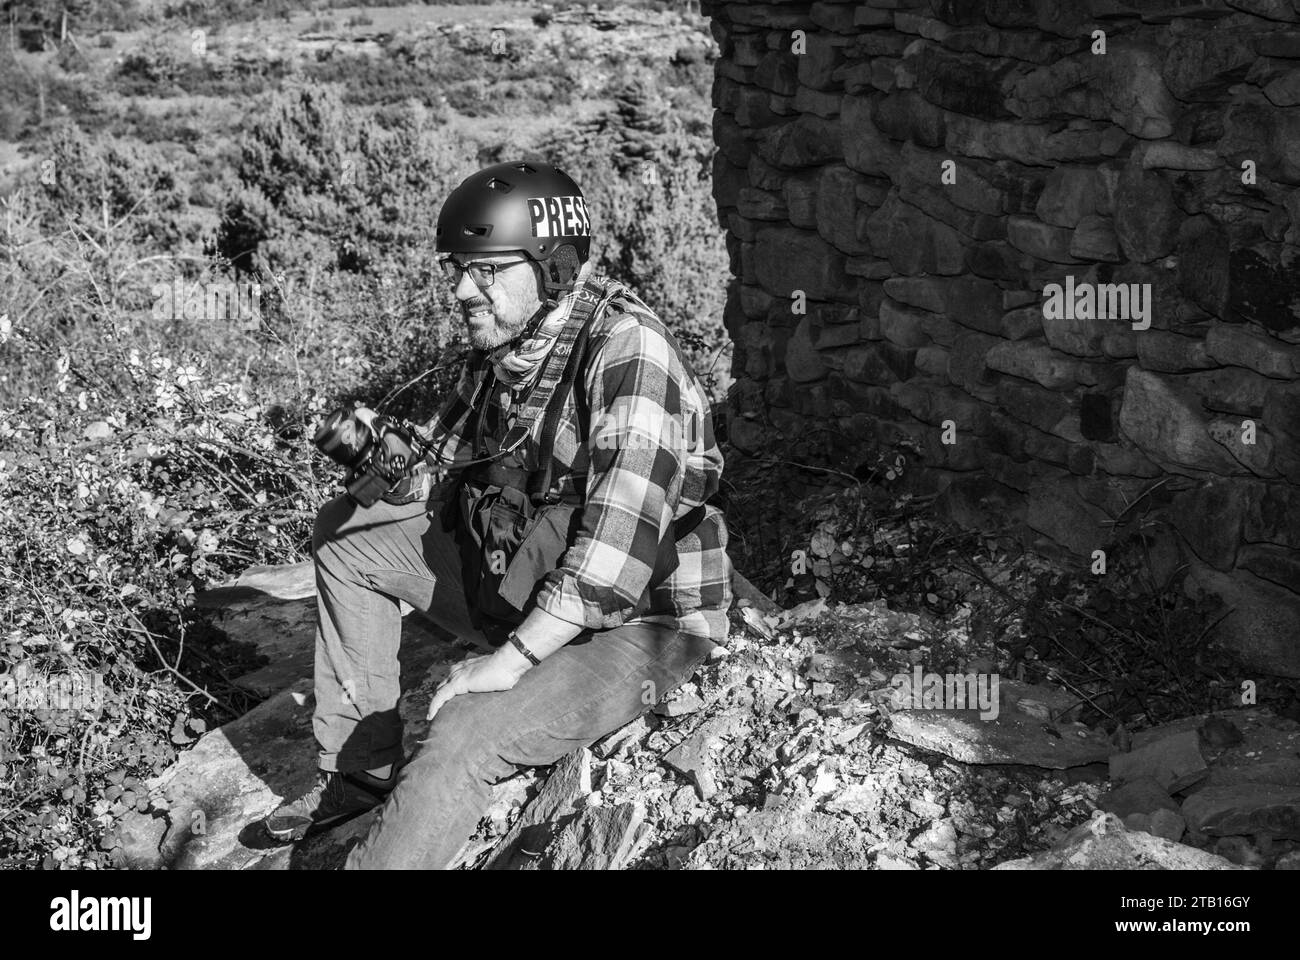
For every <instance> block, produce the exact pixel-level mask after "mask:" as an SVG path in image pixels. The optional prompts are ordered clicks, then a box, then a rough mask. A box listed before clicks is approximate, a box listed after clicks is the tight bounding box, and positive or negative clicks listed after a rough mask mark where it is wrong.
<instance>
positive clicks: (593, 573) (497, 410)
mask: <svg viewBox="0 0 1300 960" xmlns="http://www.w3.org/2000/svg"><path fill="white" fill-rule="evenodd" d="M596 282H598V283H600V284H601V285H602V289H605V287H604V284H606V283H608V281H606V280H604V278H596ZM566 301H567V306H571V305H572V301H573V295H572V294H570V295H569V297H568V298H566ZM583 378H584V383H585V386H586V391H585V394H586V399H587V407H588V410H589V414H588V421H587V422H588V424H589V429H588V431H587V433H588V434H589V435H588V436H585V437H583V436H579V430H580V426H579V419H578V410H577V406H576V403H577V402H578V391H576V390H575V391H572V392H571V393H570V394H569V396H568V397H567V398H566V399H565V401H564V402H565V406H564V408H563V411H562V415H561V417H560V425H559V428H558V430H557V431H556V439H555V445H554V453H553V457H554V466H553V468H552V470H553V476H554V479H553V483H555V484H558V489H559V491H560V493H561V494H562V495H563V496H565V497H575V498H577V499H580V500H581V501H582V502H583V504H584V508H583V511H582V519H581V523H580V525H579V528H578V532H577V536H576V539H575V540H574V541H573V542H572V543H571V544H570V545H569V548H568V550H567V552H566V553H565V554H564V557H563V559H562V560H561V563H560V566H559V567H558V568H557V569H556V570H554V571H552V572H550V573H549V574H547V575H546V577H545V578H544V581H543V584H542V586H541V589H540V590H539V592H538V595H537V606H539V607H541V608H542V609H543V610H546V611H547V612H548V613H551V614H553V615H554V616H556V617H558V618H560V619H561V620H567V621H568V622H570V623H574V624H579V625H581V626H584V627H589V628H592V629H595V630H607V629H611V628H613V627H617V626H619V625H621V624H623V623H631V622H655V623H663V624H666V625H669V626H674V627H675V628H676V629H678V630H679V631H682V632H685V633H690V634H694V635H699V636H706V637H709V638H711V639H712V640H714V641H715V642H718V643H721V642H723V641H725V640H726V636H727V609H728V607H729V606H730V604H731V563H730V560H729V558H728V557H727V553H726V547H727V528H726V524H725V521H724V519H723V516H722V513H721V512H720V511H719V510H717V509H716V508H715V507H713V506H707V507H706V508H705V516H704V519H703V521H702V522H701V523H700V525H699V526H698V527H697V528H696V529H695V530H694V531H693V532H692V533H690V534H688V535H687V536H685V537H683V538H682V539H681V540H679V541H678V546H677V552H678V557H679V566H678V567H677V569H676V570H675V571H674V572H673V573H672V574H671V575H670V576H669V578H668V579H667V580H665V581H664V582H663V583H661V584H660V585H659V586H658V587H656V588H655V590H654V591H653V593H652V594H651V596H650V606H649V608H648V610H647V611H646V612H645V613H644V614H642V615H641V616H638V617H635V618H632V619H629V618H628V616H627V615H628V614H629V613H631V611H632V608H633V607H634V606H635V605H636V603H637V601H638V600H639V599H640V598H641V596H642V594H643V593H644V592H645V589H646V587H647V586H648V584H649V581H650V577H651V573H652V571H653V567H654V563H655V557H656V555H657V553H658V548H659V543H660V541H661V540H662V539H663V538H664V537H665V536H670V535H671V533H670V526H671V524H672V522H673V521H674V520H675V519H676V518H678V517H681V516H683V515H684V514H686V513H688V512H689V511H690V510H692V509H693V508H695V507H697V506H699V505H700V504H702V503H704V502H705V501H706V500H708V499H709V498H710V497H711V496H713V494H715V493H716V492H717V491H718V487H719V483H720V480H721V477H722V454H721V452H720V451H719V450H718V446H717V443H716V441H715V439H714V436H713V419H712V414H711V411H710V407H709V401H708V398H707V396H706V394H705V392H704V389H703V387H702V386H701V385H700V382H699V380H698V378H697V377H696V376H695V373H694V371H692V370H691V368H690V366H689V365H688V364H687V362H686V361H685V360H684V359H683V357H682V353H681V349H680V347H679V346H678V344H677V341H676V339H675V338H674V337H673V335H672V334H671V333H670V332H669V331H668V329H667V328H666V327H665V326H664V325H663V323H661V322H660V320H659V319H658V317H656V316H655V315H654V313H653V311H651V310H650V308H649V307H647V306H646V305H645V304H644V303H643V302H642V301H641V299H640V298H639V297H637V296H636V295H635V294H633V293H631V292H630V291H628V290H627V289H626V288H624V290H623V291H622V292H620V293H619V294H618V295H616V296H615V297H614V298H613V299H611V300H610V301H609V303H608V304H607V306H606V307H605V309H604V310H603V312H602V313H600V314H598V315H597V316H596V317H594V318H593V319H592V321H591V327H590V339H589V342H588V345H587V352H586V358H585V360H584V370H583ZM490 379H491V365H490V364H489V363H488V361H487V354H486V353H485V352H483V351H473V352H472V353H471V354H470V358H469V361H468V362H467V364H466V366H465V367H464V369H463V370H462V372H461V377H460V381H459V383H458V385H457V388H456V390H455V391H454V392H453V394H452V395H451V396H450V397H449V398H448V399H447V401H446V402H445V403H444V404H443V406H442V408H441V409H440V410H439V411H438V413H437V414H436V415H435V416H434V417H432V418H431V419H430V420H429V421H428V422H427V423H425V424H424V425H422V427H421V428H420V432H421V433H422V434H424V435H425V436H426V437H427V438H428V439H429V440H430V441H431V442H432V443H433V444H434V445H435V448H436V449H438V450H439V454H440V460H441V461H443V462H446V461H449V460H450V461H464V460H469V459H472V458H473V457H474V449H473V448H474V436H473V432H474V426H475V424H474V420H475V419H476V415H475V416H471V414H472V413H473V405H474V399H475V396H476V394H477V393H478V392H479V390H480V389H481V388H482V387H483V385H484V384H485V381H487V380H490ZM526 390H527V388H526V387H525V388H523V390H521V395H519V396H516V395H514V394H513V393H512V392H511V391H509V390H508V389H505V388H500V389H499V392H497V393H496V395H495V396H494V397H492V399H491V401H490V406H489V411H488V420H487V423H488V429H487V431H486V433H487V435H488V436H490V437H492V438H493V439H494V440H495V441H496V442H497V443H499V441H500V440H501V438H502V437H504V435H505V432H506V429H507V428H508V426H509V425H510V423H512V422H513V416H512V415H511V409H506V408H510V407H511V406H512V404H518V403H520V402H521V401H522V400H523V399H525V398H526ZM479 402H480V403H481V402H482V400H481V399H480V401H479ZM539 431H540V424H534V427H533V432H532V435H531V436H530V437H529V438H528V440H527V441H525V443H524V446H523V448H522V450H521V451H520V454H521V455H522V456H521V461H522V464H523V466H524V467H525V468H526V469H528V470H536V469H537V468H538V452H539V451H538V447H539V444H538V438H537V434H538V432H539ZM493 449H497V447H496V446H495V445H494V446H493Z"/></svg>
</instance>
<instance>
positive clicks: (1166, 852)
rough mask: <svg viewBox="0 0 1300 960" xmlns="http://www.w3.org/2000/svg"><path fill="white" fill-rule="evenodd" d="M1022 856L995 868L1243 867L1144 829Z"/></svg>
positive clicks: (1115, 831) (1089, 837) (1087, 838)
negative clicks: (1156, 835) (1154, 834)
mask: <svg viewBox="0 0 1300 960" xmlns="http://www.w3.org/2000/svg"><path fill="white" fill-rule="evenodd" d="M1085 834H1086V835H1085V836H1084V837H1082V838H1081V839H1078V840H1075V841H1073V842H1071V843H1067V844H1063V845H1062V846H1061V847H1059V848H1056V849H1053V850H1046V851H1044V852H1042V853H1036V854H1034V855H1033V856H1031V857H1022V858H1020V859H1019V860H1008V861H1007V862H1005V863H999V864H998V865H997V866H996V867H994V868H993V869H994V870H1240V869H1243V868H1241V867H1238V866H1237V865H1236V864H1234V863H1232V862H1231V861H1228V860H1225V859H1224V858H1223V857H1220V856H1216V855H1215V854H1213V853H1206V852H1205V851H1204V850H1198V849H1197V848H1196V847H1189V846H1187V845H1186V844H1182V843H1174V842H1173V841H1172V840H1165V839H1163V838H1161V837H1155V836H1152V835H1151V834H1149V833H1146V832H1144V831H1131V832H1130V831H1126V830H1123V829H1122V828H1121V829H1111V830H1108V831H1107V832H1106V833H1104V834H1103V835H1101V836H1094V835H1092V834H1090V833H1087V832H1086V831H1085Z"/></svg>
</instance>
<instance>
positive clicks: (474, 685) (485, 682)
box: [427, 644, 530, 720]
mask: <svg viewBox="0 0 1300 960" xmlns="http://www.w3.org/2000/svg"><path fill="white" fill-rule="evenodd" d="M529 666H530V664H529V662H528V660H527V658H526V657H524V655H523V654H521V653H520V652H519V651H518V650H516V649H515V648H514V647H513V646H510V645H509V644H507V645H506V646H504V647H501V648H500V649H499V650H497V651H496V652H495V653H492V654H489V655H488V656H484V657H470V658H469V659H468V660H462V661H461V662H460V663H457V664H453V665H452V668H451V670H450V671H449V672H448V674H447V679H446V680H444V681H442V683H440V684H438V689H436V690H435V691H434V692H433V699H432V700H430V701H429V712H428V714H427V717H428V719H430V720H432V719H433V717H434V715H435V714H436V713H437V712H438V711H439V710H441V709H442V705H443V704H444V703H446V702H447V701H448V700H450V699H451V698H452V697H455V696H458V695H460V694H462V693H493V692H496V691H498V690H509V689H510V688H511V687H513V686H514V685H515V684H516V683H518V682H519V678H520V677H522V676H523V675H524V674H525V673H526V672H527V670H528V668H529Z"/></svg>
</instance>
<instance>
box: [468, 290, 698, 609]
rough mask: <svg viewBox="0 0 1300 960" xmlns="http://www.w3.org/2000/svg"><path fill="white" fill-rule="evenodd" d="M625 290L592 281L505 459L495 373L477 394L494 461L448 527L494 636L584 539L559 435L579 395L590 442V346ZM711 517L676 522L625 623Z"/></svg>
mask: <svg viewBox="0 0 1300 960" xmlns="http://www.w3.org/2000/svg"><path fill="white" fill-rule="evenodd" d="M602 287H603V289H602ZM622 289H623V285H622V284H619V283H617V282H616V281H612V280H604V281H603V284H602V283H601V282H598V281H596V280H595V279H594V278H589V279H588V280H587V281H586V283H585V284H584V285H583V286H582V288H581V289H580V290H579V291H578V293H577V296H576V298H575V301H574V304H573V308H572V310H571V311H570V313H569V318H568V320H567V322H566V323H565V325H564V327H563V328H562V329H561V330H560V333H559V334H558V335H557V337H556V342H555V344H554V346H553V347H552V348H551V351H550V353H549V354H547V357H546V359H545V361H544V362H543V367H542V371H541V373H540V374H539V376H538V378H537V380H536V381H535V382H534V384H533V386H532V388H531V389H530V391H529V393H528V395H527V398H526V399H525V400H524V402H523V405H522V408H521V410H520V413H519V416H518V418H517V419H516V421H515V423H514V424H513V425H512V426H511V427H510V429H509V430H508V431H507V432H506V435H505V437H504V438H503V439H502V441H501V444H500V449H499V450H498V451H489V450H488V449H487V447H488V441H487V439H486V438H485V437H484V424H485V423H486V417H487V412H488V407H489V405H490V404H491V402H492V394H493V389H492V388H493V387H494V386H495V380H496V378H495V375H494V374H493V373H492V372H491V371H490V370H489V371H488V372H487V374H486V375H485V377H484V380H483V381H482V383H481V384H480V389H479V390H477V391H476V402H475V403H474V405H473V406H472V408H471V410H470V413H469V419H468V420H467V423H473V424H474V428H473V429H474V459H475V460H476V461H479V460H488V461H489V462H476V463H474V464H473V465H471V466H467V467H465V468H464V469H462V470H461V471H459V474H458V477H457V480H456V484H455V487H454V489H453V491H452V494H451V496H449V497H448V500H447V504H446V508H445V509H444V512H443V515H442V522H443V527H444V528H445V529H446V530H448V531H450V532H452V533H454V535H455V537H456V540H457V542H458V544H459V546H460V552H461V566H462V574H463V579H464V584H465V599H466V601H467V605H468V607H469V613H470V619H471V621H472V622H473V624H474V626H475V627H477V628H479V629H483V630H486V631H487V632H489V633H490V634H495V633H500V632H503V631H504V630H505V629H508V628H509V627H511V626H517V625H518V624H520V623H522V622H523V620H524V616H525V613H526V611H527V610H528V609H529V608H530V606H531V604H532V602H533V601H534V599H535V598H536V595H537V592H538V590H539V589H540V587H541V581H542V579H543V578H544V577H545V576H546V575H547V574H548V573H550V572H551V571H552V570H555V569H557V568H558V567H559V566H560V561H561V560H562V558H563V556H564V553H565V551H566V550H568V548H569V547H570V546H572V545H573V543H574V541H575V539H576V537H577V534H578V530H579V527H580V524H581V520H582V510H583V503H582V501H581V500H577V499H574V498H563V497H561V495H560V493H559V489H558V485H557V484H556V483H555V482H554V477H553V470H554V448H555V437H556V432H557V431H558V429H559V425H560V417H561V416H562V414H563V409H564V406H565V401H566V400H567V399H568V397H569V395H570V394H574V393H575V392H576V395H575V397H574V403H575V406H576V409H577V411H578V418H579V419H578V433H579V437H578V439H579V442H586V441H587V439H588V434H589V432H590V429H591V416H590V409H589V407H588V400H587V397H586V391H585V388H584V382H585V377H584V376H583V363H584V359H585V356H586V348H587V340H588V338H589V336H590V328H591V325H592V323H593V322H594V320H595V318H596V317H598V316H599V315H600V314H601V313H603V311H604V309H605V307H606V306H607V305H608V303H609V301H610V300H611V299H612V298H613V297H614V296H616V295H617V294H618V293H619V292H620V291H621V290H622ZM538 423H540V432H539V433H538V461H537V464H538V465H537V469H536V470H532V471H529V470H527V469H525V468H524V466H523V463H522V451H523V445H524V441H525V440H527V439H528V437H529V436H530V435H531V434H532V431H533V428H534V426H536V425H537V424H538ZM704 515H705V509H704V506H703V505H701V506H698V507H696V508H694V509H693V510H691V511H690V512H689V513H687V514H686V515H684V516H682V517H681V518H679V519H678V520H676V521H675V522H674V523H673V526H672V527H671V528H670V529H669V533H668V536H667V537H665V538H664V540H663V542H662V543H660V545H659V552H658V555H657V556H656V561H655V566H654V570H653V572H652V574H651V576H650V581H649V585H648V586H647V587H646V590H645V592H644V593H643V594H642V596H641V598H640V600H639V601H638V603H637V604H636V606H635V607H634V609H633V610H632V611H631V612H630V613H629V614H627V616H626V617H625V619H632V617H634V616H637V615H640V614H642V613H644V612H645V611H646V610H647V609H648V608H649V606H650V594H651V592H652V591H653V590H654V589H655V588H656V587H658V586H659V585H660V584H661V583H663V582H664V581H665V580H666V579H667V578H668V577H669V576H670V575H671V574H672V572H673V571H674V570H676V569H677V566H678V559H677V541H678V540H680V539H681V538H682V537H684V536H686V535H687V534H688V533H690V532H691V531H692V530H694V529H695V527H696V526H698V525H699V523H700V521H702V520H703V519H704Z"/></svg>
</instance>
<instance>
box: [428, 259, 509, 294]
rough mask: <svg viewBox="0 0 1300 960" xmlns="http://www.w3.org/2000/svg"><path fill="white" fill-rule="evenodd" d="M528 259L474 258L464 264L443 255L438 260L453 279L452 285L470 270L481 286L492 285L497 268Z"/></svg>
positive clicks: (471, 275) (449, 277)
mask: <svg viewBox="0 0 1300 960" xmlns="http://www.w3.org/2000/svg"><path fill="white" fill-rule="evenodd" d="M527 262H528V261H527V259H525V258H520V259H518V260H503V261H500V262H493V261H490V260H473V261H471V262H469V263H467V264H465V265H464V266H462V265H461V264H459V263H457V262H456V259H455V258H454V257H443V258H442V259H441V260H439V261H438V263H440V264H441V265H442V272H443V275H444V276H446V278H447V279H448V280H449V281H451V284H452V286H458V285H459V284H460V278H461V277H462V276H464V275H465V271H466V270H468V271H469V275H470V278H471V279H472V280H473V281H474V282H475V283H476V284H478V285H479V286H480V287H490V286H492V284H493V282H494V281H495V280H496V274H497V268H498V267H501V268H504V267H513V266H515V265H516V264H520V263H527Z"/></svg>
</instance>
